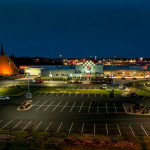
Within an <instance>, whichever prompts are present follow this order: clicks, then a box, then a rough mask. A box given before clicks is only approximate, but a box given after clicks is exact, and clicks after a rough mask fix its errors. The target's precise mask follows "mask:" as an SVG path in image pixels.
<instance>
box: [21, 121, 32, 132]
mask: <svg viewBox="0 0 150 150" xmlns="http://www.w3.org/2000/svg"><path fill="white" fill-rule="evenodd" d="M31 122H32V121H29V123H28V124H27V125H26V126H25V127H24V128H23V129H22V131H24V130H25V129H26V128H27V127H28V126H29V125H30V124H31Z"/></svg>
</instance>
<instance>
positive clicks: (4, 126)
mask: <svg viewBox="0 0 150 150" xmlns="http://www.w3.org/2000/svg"><path fill="white" fill-rule="evenodd" d="M11 122H12V120H10V121H9V122H8V123H6V124H5V125H4V126H3V127H2V128H1V130H3V129H4V128H5V127H6V126H7V125H9V124H10V123H11Z"/></svg>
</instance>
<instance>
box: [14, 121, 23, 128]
mask: <svg viewBox="0 0 150 150" xmlns="http://www.w3.org/2000/svg"><path fill="white" fill-rule="evenodd" d="M21 122H22V120H21V121H19V122H18V123H17V124H16V125H15V126H14V127H13V128H12V129H15V128H16V127H17V126H18V125H19V124H20V123H21Z"/></svg>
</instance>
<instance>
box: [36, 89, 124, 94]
mask: <svg viewBox="0 0 150 150" xmlns="http://www.w3.org/2000/svg"><path fill="white" fill-rule="evenodd" d="M111 91H112V90H111V89H109V90H103V89H52V88H46V89H37V90H36V91H35V92H36V93H71V94H73V93H74V94H110V92H111ZM121 92H122V90H118V89H116V90H114V94H121Z"/></svg>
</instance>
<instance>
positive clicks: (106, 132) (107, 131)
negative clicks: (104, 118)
mask: <svg viewBox="0 0 150 150" xmlns="http://www.w3.org/2000/svg"><path fill="white" fill-rule="evenodd" d="M106 133H107V135H108V126H107V124H106Z"/></svg>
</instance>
